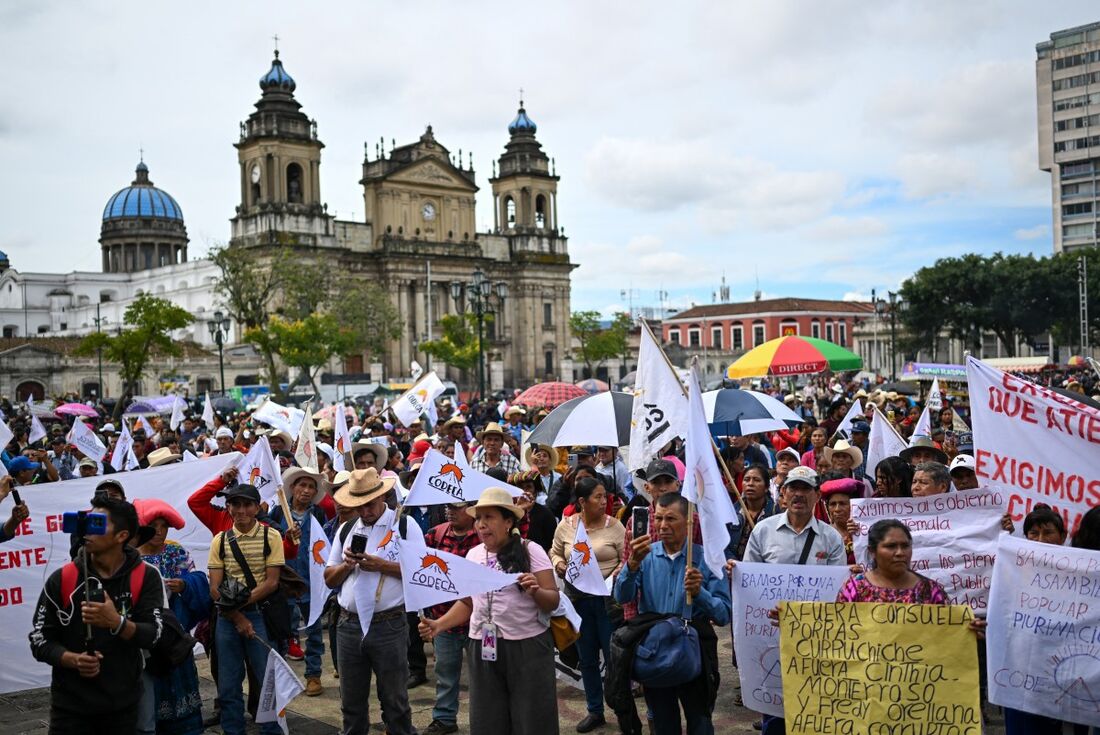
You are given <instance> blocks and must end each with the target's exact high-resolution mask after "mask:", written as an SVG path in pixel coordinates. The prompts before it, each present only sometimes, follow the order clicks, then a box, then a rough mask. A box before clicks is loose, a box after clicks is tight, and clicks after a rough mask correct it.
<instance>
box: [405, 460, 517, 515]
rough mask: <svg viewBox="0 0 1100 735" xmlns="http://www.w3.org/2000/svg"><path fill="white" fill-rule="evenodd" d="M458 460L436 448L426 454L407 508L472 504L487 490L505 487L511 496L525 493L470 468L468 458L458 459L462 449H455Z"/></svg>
mask: <svg viewBox="0 0 1100 735" xmlns="http://www.w3.org/2000/svg"><path fill="white" fill-rule="evenodd" d="M455 449H456V450H457V451H455V459H451V458H450V457H448V456H447V455H446V454H444V453H443V452H440V451H439V450H437V449H429V450H428V453H427V454H425V455H424V461H423V464H422V465H421V466H420V471H419V472H417V473H416V480H415V481H413V484H412V487H411V488H409V494H408V495H407V496H406V497H405V505H409V506H416V505H445V504H448V503H464V502H467V503H472V502H476V501H477V499H478V498H480V497H481V493H482V492H484V491H485V488H489V487H503V488H504V489H505V490H507V491H508V492H509V493H511V494H512V497H514V498H517V497H519V496H520V495H522V494H523V491H522V490H520V489H519V488H518V487H514V486H512V485H508V484H506V483H503V482H501V481H500V480H494V479H493V478H491V477H489V476H488V475H486V474H484V473H482V472H477V471H476V470H473V469H471V468H470V466H469V465H468V464H467V463H466V461H465V458H462V459H459V458H458V457H459V455H461V454H462V450H461V449H460V448H458V447H457V446H456V447H455Z"/></svg>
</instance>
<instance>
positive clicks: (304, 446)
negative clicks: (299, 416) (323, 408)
mask: <svg viewBox="0 0 1100 735" xmlns="http://www.w3.org/2000/svg"><path fill="white" fill-rule="evenodd" d="M294 459H295V460H296V461H297V462H298V466H300V467H306V468H308V469H310V470H313V471H314V472H316V471H317V467H318V465H317V437H316V436H315V435H314V431H313V420H312V419H307V420H305V421H303V422H302V424H301V428H299V429H298V443H297V444H296V445H295V446H294Z"/></svg>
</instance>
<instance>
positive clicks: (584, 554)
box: [565, 518, 611, 597]
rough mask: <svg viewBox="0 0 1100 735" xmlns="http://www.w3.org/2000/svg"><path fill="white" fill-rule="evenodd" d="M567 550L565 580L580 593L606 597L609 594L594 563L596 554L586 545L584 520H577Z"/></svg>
mask: <svg viewBox="0 0 1100 735" xmlns="http://www.w3.org/2000/svg"><path fill="white" fill-rule="evenodd" d="M569 548H570V550H569V564H568V565H567V566H566V568H565V579H566V581H567V582H569V584H571V585H573V586H574V587H576V588H577V589H579V590H580V591H581V592H587V593H588V594H590V595H595V596H596V597H606V596H607V595H609V594H611V593H610V592H609V591H608V589H607V584H606V583H605V582H604V579H603V574H601V573H600V564H599V562H597V561H596V552H594V551H593V550H592V546H591V544H589V543H588V531H587V529H585V527H584V520H583V519H580V518H578V519H577V535H576V536H575V537H574V538H573V543H572V544H571V545H570V547H569Z"/></svg>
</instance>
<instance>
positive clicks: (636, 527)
mask: <svg viewBox="0 0 1100 735" xmlns="http://www.w3.org/2000/svg"><path fill="white" fill-rule="evenodd" d="M631 523H632V524H633V529H632V532H633V534H634V538H641V537H642V536H648V535H649V508H635V509H634V511H633V513H632V515H631Z"/></svg>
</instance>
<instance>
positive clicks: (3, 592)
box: [0, 587, 23, 607]
mask: <svg viewBox="0 0 1100 735" xmlns="http://www.w3.org/2000/svg"><path fill="white" fill-rule="evenodd" d="M22 604H23V588H22V587H12V588H10V589H0V607H7V606H8V605H22Z"/></svg>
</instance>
